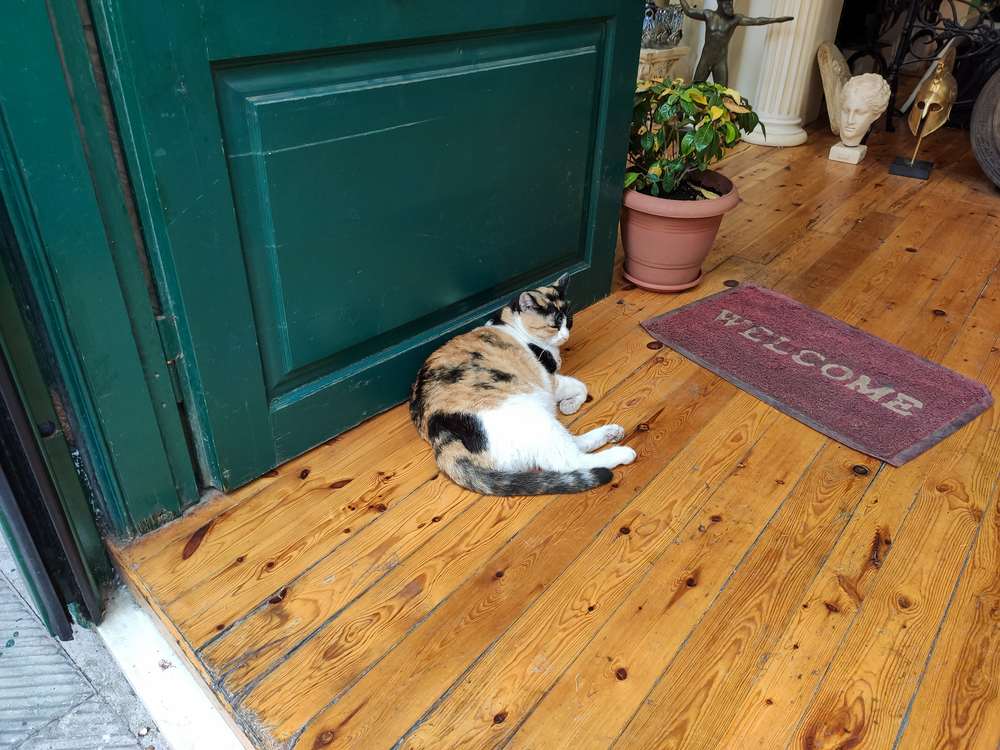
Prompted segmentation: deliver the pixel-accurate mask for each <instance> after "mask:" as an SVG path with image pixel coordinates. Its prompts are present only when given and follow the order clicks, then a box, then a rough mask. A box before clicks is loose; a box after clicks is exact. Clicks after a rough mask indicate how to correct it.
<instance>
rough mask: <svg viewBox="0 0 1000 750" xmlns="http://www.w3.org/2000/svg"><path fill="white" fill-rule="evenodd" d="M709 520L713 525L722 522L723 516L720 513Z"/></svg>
mask: <svg viewBox="0 0 1000 750" xmlns="http://www.w3.org/2000/svg"><path fill="white" fill-rule="evenodd" d="M709 520H710V521H711V522H712V523H719V522H720V521H721V520H722V516H720V515H719V514H718V513H716V514H715V515H714V516H710V517H709Z"/></svg>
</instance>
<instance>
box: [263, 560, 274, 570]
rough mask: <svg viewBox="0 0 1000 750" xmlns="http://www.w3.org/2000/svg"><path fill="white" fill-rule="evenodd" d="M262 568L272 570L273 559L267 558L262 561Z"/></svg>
mask: <svg viewBox="0 0 1000 750" xmlns="http://www.w3.org/2000/svg"><path fill="white" fill-rule="evenodd" d="M264 570H274V560H268V561H267V562H266V563H264Z"/></svg>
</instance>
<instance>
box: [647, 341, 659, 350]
mask: <svg viewBox="0 0 1000 750" xmlns="http://www.w3.org/2000/svg"><path fill="white" fill-rule="evenodd" d="M646 348H647V349H652V350H653V351H656V350H657V349H662V348H663V344H662V343H660V342H659V341H650V342H649V343H648V344H646Z"/></svg>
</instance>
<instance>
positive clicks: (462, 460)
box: [438, 453, 614, 497]
mask: <svg viewBox="0 0 1000 750" xmlns="http://www.w3.org/2000/svg"><path fill="white" fill-rule="evenodd" d="M449 459H450V460H449ZM438 465H439V466H440V467H441V469H442V470H444V472H445V474H447V475H448V476H449V477H451V478H452V480H454V482H455V483H456V484H460V485H461V486H462V487H465V488H466V489H469V490H472V491H474V492H479V493H481V494H483V495H500V496H504V497H506V496H517V495H556V494H564V493H569V492H586V491H587V490H592V489H593V488H594V487H600V486H601V485H602V484H607V483H608V482H610V481H611V480H612V479H613V478H614V475H613V474H612V473H611V470H610V469H604V468H597V469H578V470H576V471H566V472H560V471H514V472H502V471H497V470H496V469H490V468H488V467H484V466H480V465H479V464H477V463H475V462H474V461H472V460H470V459H469V458H468V457H466V456H460V457H452V456H448V454H447V453H444V454H439V455H438Z"/></svg>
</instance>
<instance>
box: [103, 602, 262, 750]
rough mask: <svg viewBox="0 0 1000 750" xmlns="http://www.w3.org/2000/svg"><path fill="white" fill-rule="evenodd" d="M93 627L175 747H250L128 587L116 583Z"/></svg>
mask: <svg viewBox="0 0 1000 750" xmlns="http://www.w3.org/2000/svg"><path fill="white" fill-rule="evenodd" d="M97 632H98V634H100V636H101V639H102V640H103V641H104V645H105V646H106V647H107V649H108V651H110V652H111V655H112V657H113V658H114V660H115V661H116V662H117V663H118V667H119V668H120V669H121V671H122V672H123V673H124V674H125V677H126V679H128V681H129V683H130V684H131V685H132V689H133V690H135V692H136V695H138V696H139V700H141V701H142V702H143V703H144V704H145V705H146V708H147V709H148V710H149V713H150V715H151V716H152V718H153V721H155V722H156V725H157V727H158V728H159V730H160V735H161V736H162V737H163V739H165V740H166V741H167V742H168V743H169V744H170V746H171V747H172V748H173V749H174V750H246V749H247V748H251V747H252V746H251V745H250V744H249V743H248V741H247V740H246V738H245V737H244V736H243V733H242V732H239V731H238V730H237V729H236V728H235V727H234V726H233V725H232V724H231V723H230V721H231V719H230V717H229V715H228V714H226V713H225V712H224V711H223V710H222V709H221V708H220V707H219V706H218V704H217V702H216V698H215V696H214V695H212V694H211V691H210V690H209V689H208V686H206V685H205V684H204V682H202V680H201V678H200V677H199V676H198V675H196V674H194V673H193V671H192V669H191V667H189V666H188V664H187V661H186V660H185V658H184V656H183V655H182V654H181V653H180V651H179V650H178V649H177V647H176V645H175V644H174V643H173V642H172V641H170V640H169V639H168V638H167V637H166V636H165V635H164V633H163V632H162V631H161V629H160V625H159V623H158V622H156V620H155V618H154V617H153V616H152V615H151V614H150V613H149V612H148V611H147V610H146V609H144V608H143V607H142V606H140V605H139V604H138V603H137V602H136V600H135V598H134V597H133V595H132V592H131V591H129V590H128V589H126V588H124V587H119V588H118V589H117V590H115V591H114V593H113V594H112V595H111V596H110V597H109V599H108V606H107V611H106V614H105V617H104V622H102V623H101V624H100V625H99V626H98V627H97Z"/></svg>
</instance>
